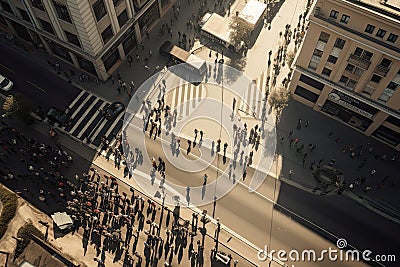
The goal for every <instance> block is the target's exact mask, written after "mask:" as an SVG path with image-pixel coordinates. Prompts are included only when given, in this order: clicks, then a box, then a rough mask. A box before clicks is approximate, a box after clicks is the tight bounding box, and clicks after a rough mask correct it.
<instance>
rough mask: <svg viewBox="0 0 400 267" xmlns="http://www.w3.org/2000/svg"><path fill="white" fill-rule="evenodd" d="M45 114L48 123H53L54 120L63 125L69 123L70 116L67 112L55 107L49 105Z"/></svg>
mask: <svg viewBox="0 0 400 267" xmlns="http://www.w3.org/2000/svg"><path fill="white" fill-rule="evenodd" d="M46 116H47V118H48V120H49V123H50V124H54V123H55V122H57V123H59V124H60V125H62V126H65V127H67V126H69V125H71V118H70V117H69V116H68V114H66V113H65V112H64V111H61V110H59V109H57V108H55V107H51V108H50V109H49V111H48V112H47V115H46Z"/></svg>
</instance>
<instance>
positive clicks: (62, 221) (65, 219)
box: [51, 212, 74, 230]
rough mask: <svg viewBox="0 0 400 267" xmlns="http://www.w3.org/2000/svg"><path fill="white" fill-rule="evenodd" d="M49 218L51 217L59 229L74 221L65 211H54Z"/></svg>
mask: <svg viewBox="0 0 400 267" xmlns="http://www.w3.org/2000/svg"><path fill="white" fill-rule="evenodd" d="M51 218H52V219H53V221H54V223H55V224H56V225H57V227H58V228H60V229H61V230H64V229H66V228H68V226H70V225H72V224H73V223H74V221H73V220H72V219H71V217H70V216H69V215H68V214H67V213H66V212H56V213H54V214H52V215H51Z"/></svg>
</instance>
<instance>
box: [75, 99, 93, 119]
mask: <svg viewBox="0 0 400 267" xmlns="http://www.w3.org/2000/svg"><path fill="white" fill-rule="evenodd" d="M91 97H92V94H88V96H87V97H86V98H85V100H84V101H83V102H82V104H81V105H80V106H79V107H78V108H77V109H76V110H75V111H74V113H72V115H71V120H72V119H74V118H75V116H76V114H78V112H79V111H80V109H81V107H84V106H85V104H86V102H88V101H89V99H90V98H91Z"/></svg>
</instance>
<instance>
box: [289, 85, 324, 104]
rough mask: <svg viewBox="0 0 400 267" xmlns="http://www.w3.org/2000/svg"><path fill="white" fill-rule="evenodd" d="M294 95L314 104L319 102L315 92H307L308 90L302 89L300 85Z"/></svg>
mask: <svg viewBox="0 0 400 267" xmlns="http://www.w3.org/2000/svg"><path fill="white" fill-rule="evenodd" d="M294 93H295V94H296V95H299V96H301V97H302V98H304V99H307V100H308V101H311V102H313V103H315V102H317V100H318V95H317V94H315V93H313V92H311V91H309V90H307V89H306V88H304V87H301V86H299V85H298V86H297V87H296V90H295V91H294Z"/></svg>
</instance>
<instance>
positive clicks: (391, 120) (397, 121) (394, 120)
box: [386, 115, 400, 127]
mask: <svg viewBox="0 0 400 267" xmlns="http://www.w3.org/2000/svg"><path fill="white" fill-rule="evenodd" d="M386 121H387V122H389V123H391V124H393V125H396V126H397V127H400V119H398V118H395V117H393V116H392V115H390V116H389V117H388V118H387V119H386Z"/></svg>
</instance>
